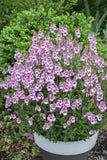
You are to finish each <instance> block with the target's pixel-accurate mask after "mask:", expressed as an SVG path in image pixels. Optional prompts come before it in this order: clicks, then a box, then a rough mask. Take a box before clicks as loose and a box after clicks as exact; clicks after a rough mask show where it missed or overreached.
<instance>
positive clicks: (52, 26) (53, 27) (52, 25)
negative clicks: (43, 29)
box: [50, 24, 56, 33]
mask: <svg viewBox="0 0 107 160" xmlns="http://www.w3.org/2000/svg"><path fill="white" fill-rule="evenodd" d="M55 30H56V26H55V25H54V24H51V26H50V32H51V33H54V31H55Z"/></svg>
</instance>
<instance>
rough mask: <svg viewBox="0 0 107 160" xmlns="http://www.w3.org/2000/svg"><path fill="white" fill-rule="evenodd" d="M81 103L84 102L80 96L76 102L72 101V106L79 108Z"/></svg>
mask: <svg viewBox="0 0 107 160" xmlns="http://www.w3.org/2000/svg"><path fill="white" fill-rule="evenodd" d="M81 104H82V100H81V99H80V98H79V99H77V100H76V101H75V102H73V103H72V106H71V108H72V110H74V109H78V107H79V106H80V105H81Z"/></svg>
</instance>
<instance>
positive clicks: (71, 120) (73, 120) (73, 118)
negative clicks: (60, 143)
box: [63, 116, 75, 128]
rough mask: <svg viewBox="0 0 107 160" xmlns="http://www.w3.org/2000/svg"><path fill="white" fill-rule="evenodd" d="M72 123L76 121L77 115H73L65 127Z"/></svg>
mask: <svg viewBox="0 0 107 160" xmlns="http://www.w3.org/2000/svg"><path fill="white" fill-rule="evenodd" d="M71 123H75V117H74V116H71V118H70V119H69V120H68V121H67V123H64V124H63V128H66V127H67V126H68V125H71Z"/></svg>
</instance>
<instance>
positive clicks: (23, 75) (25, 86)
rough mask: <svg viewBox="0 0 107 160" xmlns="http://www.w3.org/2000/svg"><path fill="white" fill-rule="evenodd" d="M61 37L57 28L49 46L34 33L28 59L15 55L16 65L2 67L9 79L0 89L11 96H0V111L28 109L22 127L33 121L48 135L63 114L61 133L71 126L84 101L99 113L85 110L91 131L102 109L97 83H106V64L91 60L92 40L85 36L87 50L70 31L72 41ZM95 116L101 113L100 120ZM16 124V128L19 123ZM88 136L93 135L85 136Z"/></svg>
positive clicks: (94, 56)
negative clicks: (0, 105)
mask: <svg viewBox="0 0 107 160" xmlns="http://www.w3.org/2000/svg"><path fill="white" fill-rule="evenodd" d="M56 31H57V27H56V26H55V25H54V24H52V25H51V26H50V32H51V33H54V32H56ZM67 34H68V32H67V28H65V27H62V26H60V27H59V31H58V32H57V34H56V37H55V40H56V42H54V41H50V39H51V37H49V36H45V34H44V33H43V32H42V31H41V30H40V31H39V32H38V35H34V36H33V39H32V45H31V47H30V48H29V55H28V56H25V55H23V54H25V52H21V53H20V52H16V53H15V55H14V57H15V59H16V63H15V64H14V65H13V67H10V66H9V67H8V71H9V75H8V76H7V77H6V80H5V81H3V82H0V88H2V87H3V88H4V89H8V88H12V89H13V90H14V93H13V94H12V95H11V96H9V95H5V96H4V97H5V98H6V103H5V108H8V107H10V106H12V104H13V105H15V104H17V103H19V102H20V101H21V102H22V104H25V105H27V107H29V106H30V105H32V104H33V103H34V105H33V107H34V108H33V111H34V112H33V114H32V115H30V116H29V114H28V113H27V117H28V123H29V125H33V123H34V122H35V121H36V118H37V117H36V115H37V116H38V117H39V118H40V119H41V120H43V122H44V125H43V130H48V129H49V128H50V127H52V126H53V124H56V123H57V121H61V120H60V117H63V119H64V118H65V119H66V117H67V115H69V114H71V115H73V116H71V118H70V119H69V120H68V121H66V122H65V123H64V122H63V123H64V124H63V128H66V127H67V126H68V125H70V124H71V123H76V121H78V117H76V116H77V114H76V113H77V112H78V113H79V114H81V112H80V110H81V108H84V105H83V100H84V99H86V103H90V104H91V103H95V107H96V110H97V111H99V114H97V115H95V114H93V113H92V112H91V108H89V112H87V113H86V115H84V117H87V119H88V120H89V121H90V123H91V124H92V125H94V124H96V123H98V122H100V121H101V120H102V118H103V113H104V112H105V110H106V109H107V108H106V103H105V102H104V92H103V90H102V88H101V82H102V81H104V80H107V73H105V72H106V71H105V67H106V66H107V63H105V62H104V60H103V59H102V58H101V57H99V56H98V55H97V48H96V44H97V42H96V39H95V36H94V34H93V33H91V34H89V36H88V39H89V41H90V46H88V47H87V49H84V45H82V43H80V42H79V43H78V41H79V39H78V38H80V37H81V33H80V30H79V29H77V30H76V31H75V38H74V40H72V39H70V38H67V37H66V35H67ZM46 111H47V113H45V112H46ZM25 112H26V111H25ZM101 112H103V113H102V114H100V113H101ZM34 113H35V114H34ZM72 113H73V114H72ZM75 114H76V116H75ZM81 116H82V117H83V115H81ZM35 117H36V118H35ZM15 118H16V117H15V115H11V116H10V119H15ZM83 119H84V118H83ZM16 121H17V123H18V124H20V123H21V119H20V118H17V120H16ZM47 121H48V122H47ZM89 133H90V134H94V133H95V132H94V131H93V130H91V131H90V132H89Z"/></svg>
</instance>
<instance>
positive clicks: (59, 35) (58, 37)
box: [56, 32, 62, 41]
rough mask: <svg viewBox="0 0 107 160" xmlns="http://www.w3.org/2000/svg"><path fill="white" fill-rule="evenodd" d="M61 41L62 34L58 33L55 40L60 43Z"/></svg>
mask: <svg viewBox="0 0 107 160" xmlns="http://www.w3.org/2000/svg"><path fill="white" fill-rule="evenodd" d="M61 39H62V34H61V33H60V32H58V33H57V38H56V40H59V41H61Z"/></svg>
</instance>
